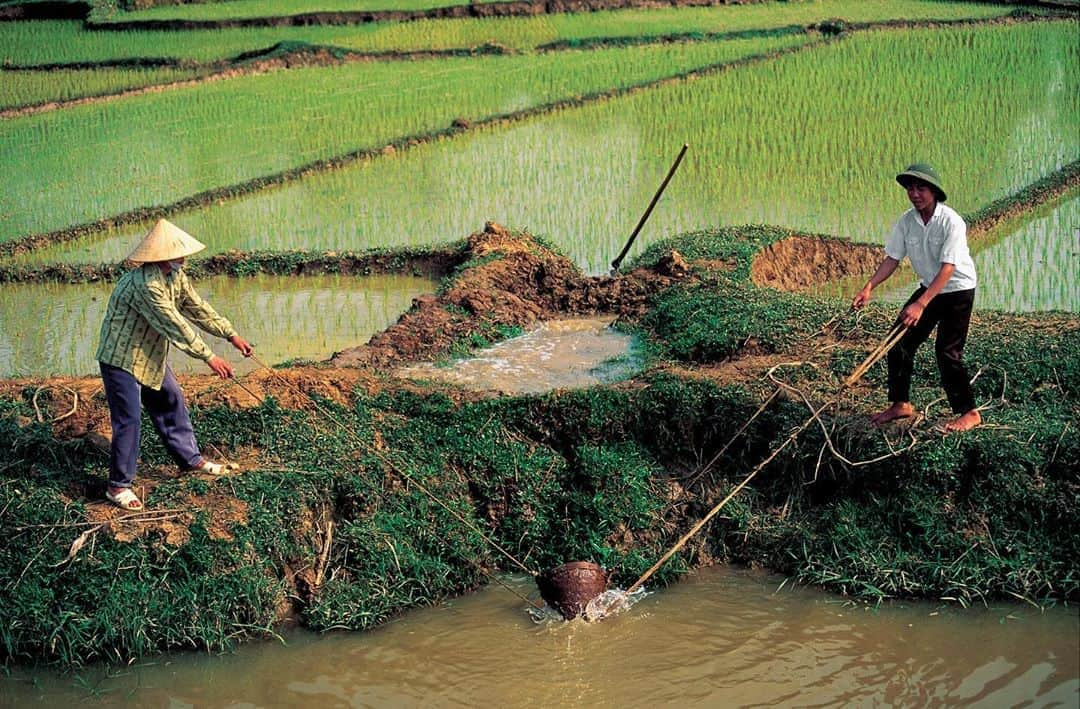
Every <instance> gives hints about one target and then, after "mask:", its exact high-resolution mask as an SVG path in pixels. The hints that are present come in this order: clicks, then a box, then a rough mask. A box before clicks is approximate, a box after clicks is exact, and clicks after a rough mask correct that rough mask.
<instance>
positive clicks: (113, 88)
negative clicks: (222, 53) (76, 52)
mask: <svg viewBox="0 0 1080 709" xmlns="http://www.w3.org/2000/svg"><path fill="white" fill-rule="evenodd" d="M202 73H204V72H202V71H200V70H197V69H174V68H163V69H162V68H146V69H137V68H136V69H129V68H107V69H65V70H57V69H54V70H51V71H10V70H6V69H2V68H0V110H3V109H11V108H16V107H21V106H37V105H41V104H46V103H49V102H54V101H70V100H72V99H78V98H85V97H88V96H104V95H108V94H115V93H118V92H121V91H127V90H130V89H138V88H143V87H146V86H154V85H162V84H169V83H173V82H177V81H183V80H185V79H192V78H195V77H197V76H200V75H201V74H202Z"/></svg>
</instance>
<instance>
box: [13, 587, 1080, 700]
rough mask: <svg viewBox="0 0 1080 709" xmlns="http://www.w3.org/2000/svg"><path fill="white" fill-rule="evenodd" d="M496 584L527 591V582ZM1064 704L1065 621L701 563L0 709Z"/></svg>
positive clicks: (1069, 637) (98, 675) (298, 639)
mask: <svg viewBox="0 0 1080 709" xmlns="http://www.w3.org/2000/svg"><path fill="white" fill-rule="evenodd" d="M507 581H508V582H509V583H510V584H511V585H512V586H514V587H516V588H517V589H518V590H519V591H521V592H524V593H532V594H534V595H535V587H534V586H533V584H532V582H531V581H530V580H529V579H528V578H527V577H523V576H522V577H515V578H511V579H507ZM1078 701H1080V615H1078V612H1077V609H1076V608H1061V607H1059V608H1050V609H1046V610H1043V611H1040V610H1038V609H1036V608H1033V607H1031V606H1027V605H1019V604H1012V603H994V604H991V605H989V606H988V607H973V608H967V609H963V608H958V607H955V606H944V605H939V604H934V603H925V602H894V603H887V604H884V605H882V606H879V607H868V606H864V605H862V604H857V603H851V602H846V601H845V600H844V599H842V598H839V597H837V596H834V595H830V594H826V593H824V592H821V591H818V590H816V589H811V588H793V587H791V586H790V585H786V584H783V579H782V578H781V577H779V576H775V575H772V574H767V573H763V572H757V571H750V570H745V569H735V568H729V567H716V568H710V569H702V570H700V571H698V572H696V573H694V574H691V575H690V576H688V577H687V578H685V579H683V580H682V581H680V582H679V583H676V584H674V585H672V586H670V587H668V588H666V589H663V590H661V591H659V592H656V593H653V594H651V595H649V596H648V597H647V598H645V600H643V601H641V602H639V603H638V604H637V605H635V606H634V607H633V608H632V609H630V610H629V611H627V612H625V613H623V614H620V615H617V616H613V617H610V618H608V619H606V620H604V621H603V622H600V623H593V624H587V623H585V622H583V621H574V622H571V623H565V622H562V621H545V622H539V623H538V622H535V621H534V620H533V619H532V618H531V617H530V615H529V614H528V613H526V611H525V604H524V602H523V601H521V600H520V599H518V598H516V597H515V596H513V595H512V594H510V593H509V592H507V591H506V590H504V589H502V588H500V587H498V586H495V585H492V586H489V587H487V588H485V589H483V590H481V591H480V592H478V593H475V594H472V595H469V596H465V597H462V598H458V599H454V600H452V601H448V602H446V603H444V604H442V605H440V606H437V607H431V608H425V609H421V610H415V611H412V612H410V613H407V614H405V615H404V616H402V617H401V618H400V619H398V620H397V621H395V622H391V623H389V624H387V625H385V626H383V627H381V628H378V629H376V630H374V631H371V632H367V633H333V634H328V635H324V636H317V635H314V634H311V633H307V632H300V631H294V632H291V633H289V634H286V635H284V636H283V637H282V642H277V641H273V640H271V641H267V642H257V643H251V644H248V645H245V646H242V647H240V648H239V649H238V650H237V651H235V652H234V653H231V654H226V655H221V656H210V655H206V654H199V653H179V654H173V655H166V656H162V657H158V658H153V659H149V660H146V661H143V662H140V663H137V664H134V665H132V666H129V667H125V668H119V669H112V670H104V669H102V668H89V669H84V670H82V671H80V672H79V673H77V674H58V673H56V672H50V671H44V670H40V671H28V670H16V671H13V672H12V673H11V674H10V675H9V676H7V677H3V678H0V704H3V705H6V706H20V707H23V706H26V707H29V706H74V705H75V704H76V703H77V702H78V703H83V704H85V705H87V706H148V707H176V708H180V707H282V706H290V707H292V706H295V707H301V706H305V707H307V706H311V707H314V706H318V707H413V706H434V707H457V706H499V707H525V706H529V707H552V706H565V707H596V706H611V707H615V706H618V707H656V706H777V705H779V706H807V705H813V706H821V705H824V706H919V707H922V706H985V707H1004V706H1031V707H1050V706H1065V707H1075V706H1077V702H1078Z"/></svg>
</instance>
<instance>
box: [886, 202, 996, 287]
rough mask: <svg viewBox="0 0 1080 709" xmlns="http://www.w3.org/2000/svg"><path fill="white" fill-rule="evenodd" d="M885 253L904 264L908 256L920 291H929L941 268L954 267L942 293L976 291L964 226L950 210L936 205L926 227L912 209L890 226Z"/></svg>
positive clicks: (917, 212) (960, 218) (973, 264)
mask: <svg viewBox="0 0 1080 709" xmlns="http://www.w3.org/2000/svg"><path fill="white" fill-rule="evenodd" d="M885 253H886V255H888V256H889V257H890V258H894V259H896V260H897V261H903V260H904V257H905V256H907V257H908V259H910V260H911V267H912V268H913V269H915V273H916V274H918V276H919V280H920V281H921V282H922V284H923V287H924V288H925V287H929V286H930V282H931V281H933V280H934V277H935V276H937V274H938V272H939V271H940V270H941V266H942V264H946V263H951V264H953V265H954V266H956V270H955V271H954V272H953V275H952V278H950V279H949V282H948V283H946V284H945V287H944V288H942V289H941V292H942V293H953V292H955V291H962V290H970V289H972V288H974V287H975V284H976V282H977V279H976V277H975V261H973V260H972V258H971V252H970V251H968V244H967V224H965V223H964V219H963V217H961V216H960V215H959V214H957V213H956V212H955V211H954V210H953V209H952V208H951V207H946V206H945V205H944V204H941V203H940V202H938V204H937V206H936V207H935V208H934V215H933V216H932V217H930V222H929V223H928V224H923V220H922V217H921V216H919V210H917V209H915V208H914V207H912V208H911V209H909V210H907V211H906V212H904V213H903V214H902V215H901V216H900V219H899V220H898V221H897V222H896V224H895V225H894V226H893V229H892V233H891V234H889V238H888V240H886V242H885Z"/></svg>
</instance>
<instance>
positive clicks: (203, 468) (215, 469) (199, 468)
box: [191, 458, 236, 475]
mask: <svg viewBox="0 0 1080 709" xmlns="http://www.w3.org/2000/svg"><path fill="white" fill-rule="evenodd" d="M235 469H236V465H235V464H234V463H211V462H210V461H209V460H206V459H205V458H204V459H203V462H201V463H199V464H198V465H196V466H195V467H194V468H192V469H191V472H193V473H207V474H208V475H224V474H225V473H226V471H229V470H235Z"/></svg>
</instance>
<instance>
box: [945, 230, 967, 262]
mask: <svg viewBox="0 0 1080 709" xmlns="http://www.w3.org/2000/svg"><path fill="white" fill-rule="evenodd" d="M944 227H945V241H944V242H943V243H942V245H941V262H942V263H951V264H954V265H955V264H957V263H961V262H963V261H964V260H966V259H967V258H968V244H967V224H965V223H964V220H963V219H949V220H948V221H947V222H946V223H945V225H944Z"/></svg>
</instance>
